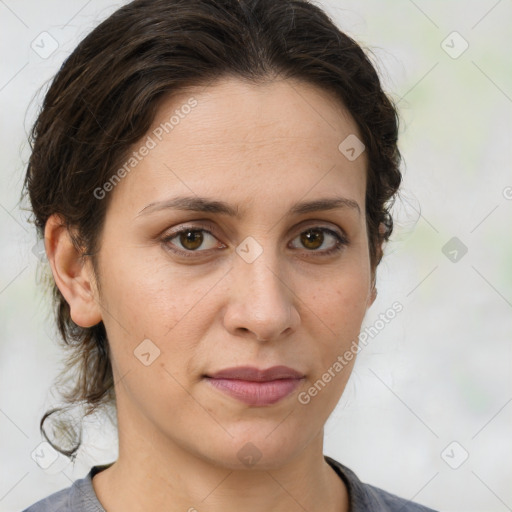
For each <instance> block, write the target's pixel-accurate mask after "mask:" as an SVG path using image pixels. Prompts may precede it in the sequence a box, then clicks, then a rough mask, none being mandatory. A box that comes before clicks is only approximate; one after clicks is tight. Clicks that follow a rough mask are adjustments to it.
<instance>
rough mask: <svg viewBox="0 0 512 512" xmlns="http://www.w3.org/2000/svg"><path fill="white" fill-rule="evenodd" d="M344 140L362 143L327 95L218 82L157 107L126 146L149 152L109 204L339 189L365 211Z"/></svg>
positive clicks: (284, 85) (278, 84) (274, 196)
mask: <svg viewBox="0 0 512 512" xmlns="http://www.w3.org/2000/svg"><path fill="white" fill-rule="evenodd" d="M350 136H352V137H353V136H357V137H358V138H359V139H360V138H361V137H360V133H359V130H358V127H357V125H356V123H355V122H354V120H353V119H352V117H351V116H350V114H349V113H348V111H347V110H346V109H345V108H344V106H343V105H342V104H341V102H340V101H338V100H337V99H336V98H335V97H333V96H332V95H331V94H330V93H329V92H326V91H324V90H322V89H318V88H317V87H314V86H312V85H309V84H305V83H303V82H296V81H291V80H280V81H273V82H267V83H264V84H257V85H255V84H251V83H248V82H245V81H241V80H238V79H234V78H227V79H223V80H220V81H218V82H216V83H215V84H211V85H209V86H207V87H193V88H188V89H186V90H181V91H180V92H179V93H178V94H174V95H173V96H172V97H168V98H166V99H164V101H162V103H161V104H160V106H159V109H158V111H157V114H156V116H155V119H154V121H153V123H152V126H151V128H150V129H149V130H148V132H147V134H146V136H145V137H143V139H142V140H141V141H140V142H139V143H138V144H136V145H135V147H134V151H137V150H138V149H140V148H141V147H142V146H143V145H147V146H148V147H149V146H151V149H150V150H149V151H148V152H144V153H145V156H144V157H143V158H141V159H140V161H139V162H138V163H137V165H136V166H135V167H134V170H133V171H132V172H130V175H129V176H127V178H125V179H123V180H122V182H121V183H120V185H118V186H117V187H116V191H115V192H116V193H115V196H116V195H121V196H123V197H125V198H131V200H130V203H132V205H133V206H134V207H137V206H139V205H140V204H141V202H143V201H146V202H147V199H151V200H153V201H158V200H163V199H166V198H168V197H169V196H170V195H172V194H173V193H174V192H176V194H174V195H177V194H178V193H179V194H182V193H187V194H188V195H190V193H191V192H192V193H196V194H198V195H202V196H204V195H210V196H216V197H219V196H220V197H224V198H228V197H229V196H231V195H233V196H237V198H238V199H242V201H244V200H245V201H246V202H247V203H249V202H253V201H254V200H256V199H257V198H258V197H259V198H261V199H263V200H266V201H269V202H271V201H276V200H279V199H280V200H281V201H282V200H283V199H284V195H286V196H294V199H297V197H295V196H305V195H307V194H310V195H311V194H312V195H314V194H315V191H318V193H319V194H322V195H325V192H333V193H336V192H337V189H340V190H339V192H340V193H344V194H345V195H349V196H352V197H353V198H354V199H355V198H357V199H359V202H360V205H361V208H364V204H362V202H361V198H362V200H363V201H364V195H365V187H366V156H365V154H364V153H363V154H362V155H361V156H360V157H359V158H357V159H356V160H354V161H350V160H349V159H347V158H346V157H345V156H344V154H343V153H342V152H340V149H339V145H340V143H342V142H343V141H344V140H345V139H347V137H350ZM119 189H123V190H124V191H123V192H121V190H119ZM144 206H145V205H142V206H141V207H144ZM139 209H140V208H139Z"/></svg>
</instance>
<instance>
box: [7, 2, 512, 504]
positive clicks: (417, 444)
mask: <svg viewBox="0 0 512 512" xmlns="http://www.w3.org/2000/svg"><path fill="white" fill-rule="evenodd" d="M123 3H124V2H112V1H109V0H89V1H86V0H81V1H69V0H67V1H65V0H46V1H45V2H36V1H35V0H18V1H16V2H15V1H14V0H0V55H1V59H2V60H1V78H0V105H1V109H2V116H1V118H0V130H1V133H0V141H1V143H2V152H1V156H2V158H1V164H0V176H1V180H2V181H1V184H2V185H1V187H0V234H1V239H2V244H1V245H0V255H1V267H0V465H1V469H0V511H5V512H15V511H20V510H22V509H23V508H25V507H26V506H28V505H30V504H32V503H33V502H35V501H37V500H39V499H41V498H43V497H45V496H47V495H48V494H50V493H52V492H55V491H57V490H60V489H62V488H64V487H68V486H69V485H71V483H72V482H73V481H74V480H75V479H77V478H81V477H82V476H84V475H85V474H87V472H88V471H89V469H90V467H91V466H92V465H95V464H101V463H106V462H111V461H113V460H115V458H116V456H117V451H116V434H115V430H114V429H113V428H112V427H111V426H109V424H108V423H107V422H105V421H104V420H102V419H101V418H100V417H97V418H91V420H90V421H88V422H87V425H86V429H85V439H84V444H85V445H84V447H83V449H81V450H80V454H79V457H78V459H77V461H76V463H75V464H74V465H73V464H71V463H70V462H69V461H68V460H67V459H66V458H65V457H63V456H62V455H57V454H56V453H54V452H52V451H51V450H49V449H48V447H47V446H45V445H44V444H43V445H41V444H40V443H41V442H42V439H41V436H40V433H39V420H40V418H41V416H42V414H43V413H44V411H45V410H46V409H47V408H48V407H49V406H50V405H52V404H55V403H56V401H58V396H55V395H54V393H53V392H52V384H53V380H54V378H55V376H56V375H57V372H58V370H59V364H60V361H61V358H62V352H61V350H60V348H59V346H58V344H57V335H56V333H55V328H54V326H53V320H52V316H51V314H50V304H49V301H48V299H47V297H46V296H45V295H44V293H43V291H42V288H41V286H39V285H38V284H37V282H38V277H39V276H40V275H41V273H42V272H43V270H42V269H43V268H44V264H43V263H40V260H39V258H38V255H37V247H36V248H34V245H35V243H36V236H35V229H34V228H33V226H32V225H30V224H28V223H27V217H28V214H27V212H25V211H23V209H22V207H23V205H20V204H19V198H20V191H21V187H22V181H23V176H24V172H25V166H26V162H27V159H28V156H29V147H28V144H27V133H28V131H29V129H30V127H31V125H32V123H33V121H34V119H35V115H36V113H37V110H38V108H39V106H40V104H41V100H42V97H43V95H44V91H45V90H46V86H47V81H48V80H50V79H51V77H52V76H53V75H54V74H55V73H56V72H57V70H58V69H59V67H60V65H61V64H62V62H63V61H64V59H65V58H66V57H67V56H68V55H69V53H70V52H71V51H72V50H73V49H74V48H75V46H76V45H77V43H78V42H79V41H80V40H81V39H82V38H83V37H84V36H85V35H86V34H87V33H88V32H89V31H90V30H92V29H93V28H94V27H95V26H96V25H97V24H98V23H99V22H101V21H102V20H103V19H104V18H106V17H107V16H108V15H109V14H111V13H112V12H113V11H114V10H116V8H118V7H119V6H120V5H122V4H123ZM316 3H317V4H318V5H320V6H321V7H323V8H324V9H325V10H326V11H327V12H328V13H329V14H330V15H331V16H332V17H333V19H334V20H335V21H336V23H337V24H338V25H339V26H340V28H341V29H342V30H344V31H345V32H346V33H348V34H349V35H351V36H352V37H354V38H355V39H356V40H357V41H358V42H359V43H361V44H362V45H363V47H365V48H366V49H367V50H368V52H370V54H371V58H372V60H373V62H374V63H375V65H376V66H377V67H378V69H379V71H380V73H381V77H382V80H383V83H384V84H385V89H386V91H387V92H388V93H389V94H390V95H391V97H392V98H393V100H394V101H395V103H397V105H398V107H399V109H400V113H401V118H402V124H401V144H400V148H401V151H402V153H403V157H404V164H403V169H402V170H403V173H404V187H403V190H402V193H401V196H400V197H399V199H398V200H397V202H396V204H395V207H394V212H395V216H396V217H395V222H396V226H395V233H394V236H393V239H392V241H391V242H390V243H389V244H388V246H387V248H386V253H385V257H384V260H383V262H382V263H381V265H380V267H379V271H378V272H379V274H378V281H377V287H378V297H377V300H376V301H375V303H374V305H373V306H372V308H371V309H370V311H369V313H368V315H367V317H366V319H365V322H364V324H363V330H364V329H367V332H371V333H372V334H371V335H369V337H368V343H367V344H366V346H365V347H364V348H363V349H362V350H361V352H360V353H359V355H358V360H357V363H356V366H355V369H354V372H353V374H352V376H351V378H350V381H349V383H348V385H347V388H346V391H345V393H344V395H343V397H342V399H341V402H340V403H339V405H338V407H337V408H336V409H335V411H334V412H333V414H332V416H331V418H330V419H329V421H328V423H327V425H326V427H325V434H326V438H325V447H324V453H326V454H327V455H330V456H332V457H333V458H335V459H337V460H339V461H340V462H342V463H343V464H345V465H346V466H348V467H350V468H351V469H352V470H353V471H355V472H356V474H357V475H358V476H359V478H360V479H361V480H363V481H364V482H368V483H371V484H373V485H376V486H378V487H382V488H384V489H386V490H388V491H390V492H393V493H396V494H398V495H400V496H402V497H405V498H407V499H411V500H414V501H418V502H420V503H423V504H426V505H429V506H431V507H433V508H436V509H439V510H442V511H453V512H459V511H460V512H462V511H464V512H477V511H478V512H480V511H481V512H484V511H485V512H490V511H495V512H501V511H506V510H512V485H511V482H512V465H511V464H510V461H511V460H512V438H511V432H512V428H511V427H512V372H511V367H512V344H511V340H512V315H511V313H512V239H511V235H510V233H511V232H512V231H511V220H512V171H511V162H512V154H511V128H512V72H511V70H512V57H511V53H510V44H509V43H510V34H511V30H512V26H511V25H512V24H511V20H512V3H511V2H510V0H498V1H496V0H479V1H476V0H471V1H464V2H462V1H452V2H444V1H441V0H429V1H426V0H414V1H413V0H395V1H391V0H385V1H383V0H365V1H364V2H360V1H355V0H351V1H349V0H347V1H345V0H329V1H327V0H323V1H317V2H316ZM506 41H509V43H507V42H506ZM507 48H509V50H507ZM507 233H508V235H507ZM395 301H399V302H400V303H401V304H402V305H403V310H402V311H401V312H400V313H399V314H397V315H396V317H395V318H394V319H393V320H392V321H390V322H389V323H386V324H385V325H384V327H382V322H379V315H380V314H383V313H385V312H386V311H388V310H389V308H390V307H391V305H392V304H393V303H394V302H395ZM371 327H373V329H372V330H370V328H371ZM376 331H377V333H376Z"/></svg>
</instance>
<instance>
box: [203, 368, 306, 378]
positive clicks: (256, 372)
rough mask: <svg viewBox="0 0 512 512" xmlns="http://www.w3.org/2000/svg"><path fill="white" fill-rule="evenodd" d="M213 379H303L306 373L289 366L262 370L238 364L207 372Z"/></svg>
mask: <svg viewBox="0 0 512 512" xmlns="http://www.w3.org/2000/svg"><path fill="white" fill-rule="evenodd" d="M206 377H210V378H212V379H237V380H247V381H254V382H268V381H271V380H277V379H301V378H303V377H304V375H303V374H302V373H300V372H298V371H297V370H294V369H293V368H289V367H288V366H282V365H281V366H272V367H271V368H267V369H266V370H260V369H258V368H255V367H254V366H237V367H233V368H224V369H223V370H219V371H218V372H215V373H212V374H207V375H206Z"/></svg>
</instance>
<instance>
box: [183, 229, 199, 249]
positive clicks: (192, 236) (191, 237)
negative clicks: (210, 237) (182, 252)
mask: <svg viewBox="0 0 512 512" xmlns="http://www.w3.org/2000/svg"><path fill="white" fill-rule="evenodd" d="M203 238H204V237H203V233H202V232H201V231H195V230H191V229H189V230H187V231H183V233H181V234H180V242H181V244H182V245H183V247H185V248H186V249H189V250H191V251H193V250H195V249H197V248H198V247H201V244H202V243H203Z"/></svg>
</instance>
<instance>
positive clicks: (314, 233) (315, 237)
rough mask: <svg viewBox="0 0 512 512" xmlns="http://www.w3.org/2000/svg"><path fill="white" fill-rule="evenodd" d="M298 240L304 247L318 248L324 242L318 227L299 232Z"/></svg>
mask: <svg viewBox="0 0 512 512" xmlns="http://www.w3.org/2000/svg"><path fill="white" fill-rule="evenodd" d="M300 241H301V243H302V245H303V246H304V247H305V248H306V249H311V250H313V249H318V248H319V247H321V246H322V244H323V242H324V234H323V233H322V231H321V230H319V229H308V230H307V231H304V233H301V235H300Z"/></svg>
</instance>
